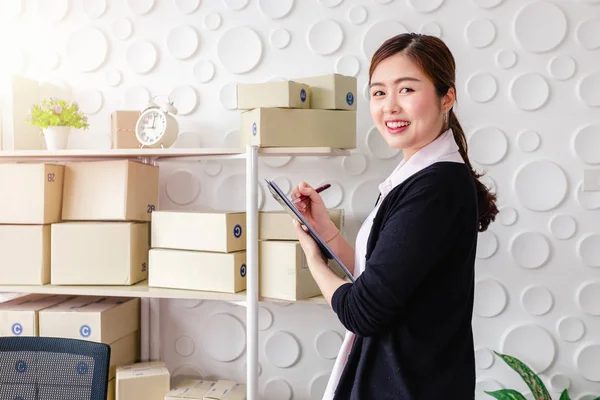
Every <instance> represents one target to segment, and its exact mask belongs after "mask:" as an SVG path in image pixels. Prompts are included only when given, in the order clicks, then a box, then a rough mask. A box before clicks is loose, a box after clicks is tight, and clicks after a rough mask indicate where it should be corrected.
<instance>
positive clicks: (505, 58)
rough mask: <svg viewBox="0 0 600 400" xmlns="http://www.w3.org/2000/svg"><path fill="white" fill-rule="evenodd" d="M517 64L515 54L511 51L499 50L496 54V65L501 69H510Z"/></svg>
mask: <svg viewBox="0 0 600 400" xmlns="http://www.w3.org/2000/svg"><path fill="white" fill-rule="evenodd" d="M516 63H517V53H515V52H514V51H513V50H506V49H504V50H500V51H498V52H497V53H496V64H498V66H499V67H500V68H502V69H510V68H512V67H514V66H515V64H516Z"/></svg>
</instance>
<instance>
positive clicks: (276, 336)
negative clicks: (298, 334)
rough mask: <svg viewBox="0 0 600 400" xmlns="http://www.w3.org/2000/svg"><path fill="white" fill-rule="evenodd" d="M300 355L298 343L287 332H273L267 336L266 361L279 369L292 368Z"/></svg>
mask: <svg viewBox="0 0 600 400" xmlns="http://www.w3.org/2000/svg"><path fill="white" fill-rule="evenodd" d="M300 353H301V348H300V343H299V342H298V340H297V339H296V338H295V337H294V336H292V335H291V334H289V333H287V332H283V331H279V332H275V333H273V334H272V335H271V336H269V338H268V339H267V341H266V343H265V354H266V356H267V360H269V362H270V363H271V364H273V365H275V366H276V367H279V368H289V367H292V366H294V364H296V362H297V361H298V359H299V358H300Z"/></svg>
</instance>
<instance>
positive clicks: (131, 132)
mask: <svg viewBox="0 0 600 400" xmlns="http://www.w3.org/2000/svg"><path fill="white" fill-rule="evenodd" d="M141 114H142V113H141V112H140V111H114V112H113V113H112V114H111V115H110V124H111V134H110V137H111V143H112V148H113V149H138V148H139V147H140V142H138V140H137V138H136V137H135V125H136V124H137V120H138V118H139V117H140V115H141Z"/></svg>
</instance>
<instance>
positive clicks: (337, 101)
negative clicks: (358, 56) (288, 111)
mask: <svg viewBox="0 0 600 400" xmlns="http://www.w3.org/2000/svg"><path fill="white" fill-rule="evenodd" d="M294 81H296V82H299V83H304V84H306V85H308V86H310V108H312V109H320V110H351V111H355V110H356V101H357V100H358V96H357V91H356V88H357V85H356V78H355V77H353V76H346V75H340V74H328V75H319V76H310V77H303V78H299V79H294Z"/></svg>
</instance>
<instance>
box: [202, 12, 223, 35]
mask: <svg viewBox="0 0 600 400" xmlns="http://www.w3.org/2000/svg"><path fill="white" fill-rule="evenodd" d="M221 22H222V19H221V14H219V13H216V12H211V13H208V14H206V16H205V17H204V27H205V28H206V29H208V30H209V31H214V30H217V29H219V28H220V27H221Z"/></svg>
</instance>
